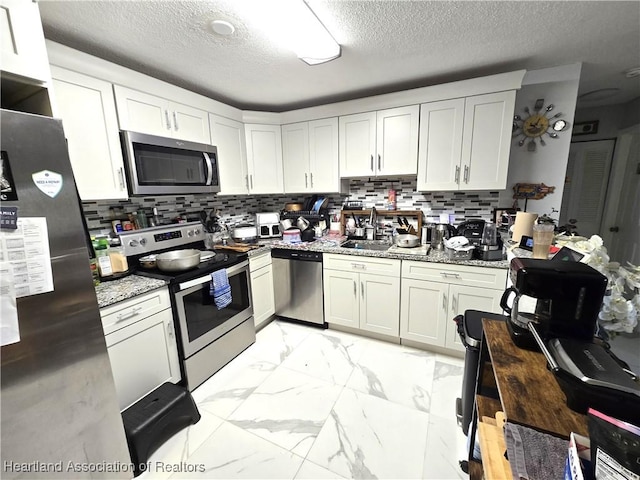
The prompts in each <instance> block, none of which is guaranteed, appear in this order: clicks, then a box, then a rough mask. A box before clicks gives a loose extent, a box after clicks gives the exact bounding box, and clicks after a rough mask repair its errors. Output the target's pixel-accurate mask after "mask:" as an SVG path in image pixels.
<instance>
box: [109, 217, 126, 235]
mask: <svg viewBox="0 0 640 480" xmlns="http://www.w3.org/2000/svg"><path fill="white" fill-rule="evenodd" d="M111 227H112V228H113V232H114V233H115V234H116V235H117V234H118V233H120V232H122V231H123V230H124V229H123V228H122V220H112V221H111Z"/></svg>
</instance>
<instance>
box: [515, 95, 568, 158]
mask: <svg viewBox="0 0 640 480" xmlns="http://www.w3.org/2000/svg"><path fill="white" fill-rule="evenodd" d="M554 108H555V106H554V105H553V104H552V103H550V104H549V105H548V106H547V107H545V106H544V98H539V99H538V100H536V103H535V105H534V107H533V111H531V110H530V109H529V107H524V113H526V115H527V116H526V117H525V118H522V117H521V116H520V115H515V116H514V117H513V129H512V134H513V137H514V138H520V137H521V138H520V140H519V141H518V146H520V147H522V146H523V145H524V144H525V143H526V144H527V150H528V151H530V152H535V151H536V140H539V141H540V145H542V146H543V147H544V146H545V145H546V142H545V141H544V136H545V135H549V137H551V138H558V132H563V131H565V130H566V129H567V128H569V122H567V121H566V120H562V119H560V117H561V116H562V113H556V114H555V115H553V116H548V115H550V113H549V112H551V111H552V110H553V109H554Z"/></svg>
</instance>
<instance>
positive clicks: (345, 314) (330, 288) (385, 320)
mask: <svg viewBox="0 0 640 480" xmlns="http://www.w3.org/2000/svg"><path fill="white" fill-rule="evenodd" d="M323 266H324V270H323V284H324V311H325V321H326V322H327V323H333V324H336V325H342V326H346V327H351V328H357V329H361V330H366V331H369V332H374V333H380V334H383V335H389V336H394V337H397V336H398V334H399V316H400V260H393V259H387V258H376V257H369V258H363V257H358V256H352V255H336V254H325V255H324V258H323Z"/></svg>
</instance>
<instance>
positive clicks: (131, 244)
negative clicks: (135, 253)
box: [129, 238, 138, 247]
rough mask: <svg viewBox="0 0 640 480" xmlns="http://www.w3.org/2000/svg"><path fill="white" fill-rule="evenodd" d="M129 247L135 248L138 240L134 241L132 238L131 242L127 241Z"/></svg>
mask: <svg viewBox="0 0 640 480" xmlns="http://www.w3.org/2000/svg"><path fill="white" fill-rule="evenodd" d="M129 246H130V247H137V246H138V240H136V239H135V238H132V239H131V240H129Z"/></svg>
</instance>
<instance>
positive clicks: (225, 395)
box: [138, 320, 467, 480]
mask: <svg viewBox="0 0 640 480" xmlns="http://www.w3.org/2000/svg"><path fill="white" fill-rule="evenodd" d="M462 370H463V360H462V359H459V358H454V357H449V356H445V355H440V354H435V353H432V352H427V351H422V350H418V349H414V348H409V347H405V346H401V345H394V344H390V343H386V342H382V341H377V340H373V339H369V338H366V337H361V336H356V335H350V334H346V333H342V332H338V331H335V330H322V329H319V328H314V327H309V326H305V325H300V324H295V323H291V322H285V321H280V320H275V321H273V322H272V323H270V324H269V325H267V326H266V327H265V328H264V329H262V330H261V331H260V332H258V334H257V340H256V343H255V344H254V345H252V346H251V347H249V348H248V349H247V350H245V351H244V352H243V353H241V354H240V355H239V356H238V357H236V358H235V359H234V360H233V361H231V362H230V363H229V364H228V365H226V366H225V367H224V368H223V369H222V370H220V371H219V372H218V373H216V374H215V375H214V376H213V377H212V378H210V379H209V380H208V381H207V382H205V383H204V384H203V385H201V386H200V387H199V388H197V389H196V390H195V391H194V392H193V397H194V399H195V401H196V403H197V404H198V409H199V410H200V413H201V415H202V418H201V420H200V421H199V422H198V423H197V424H196V425H192V426H190V427H188V428H185V429H184V430H182V431H180V432H179V433H177V434H176V435H175V436H173V437H172V438H171V439H169V440H168V441H167V442H166V443H165V444H163V445H162V446H161V447H160V448H159V449H158V450H157V451H156V452H155V453H154V454H153V455H152V456H151V458H150V459H149V467H150V468H149V470H148V471H147V472H145V473H144V474H142V475H141V476H140V477H138V478H139V479H141V480H147V479H156V478H172V479H176V478H178V479H179V478H229V479H232V478H261V479H262V478H278V479H319V478H335V479H341V478H394V479H399V478H426V479H457V478H467V475H466V474H464V473H463V472H462V470H460V468H459V466H458V461H459V460H460V459H462V458H464V457H465V456H466V447H465V443H466V439H465V437H464V435H463V433H462V430H461V429H460V427H458V426H457V424H456V419H455V398H456V397H459V396H460V391H461V384H462Z"/></svg>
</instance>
